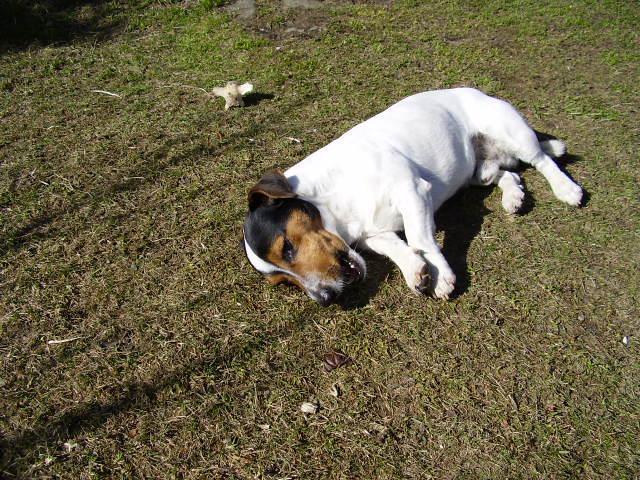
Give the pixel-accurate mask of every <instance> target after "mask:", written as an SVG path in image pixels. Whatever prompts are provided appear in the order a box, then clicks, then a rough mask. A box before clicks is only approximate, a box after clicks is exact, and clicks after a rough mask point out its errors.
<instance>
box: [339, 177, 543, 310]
mask: <svg viewBox="0 0 640 480" xmlns="http://www.w3.org/2000/svg"><path fill="white" fill-rule="evenodd" d="M491 191H492V188H491V187H486V188H483V187H474V188H467V189H464V190H462V191H460V192H459V193H458V194H457V195H455V196H454V197H453V198H451V199H450V200H448V201H447V202H446V203H445V204H444V205H443V206H442V207H441V208H440V210H438V212H437V213H436V225H437V227H438V230H441V231H443V232H444V246H443V249H442V253H443V254H444V256H445V258H446V259H447V261H448V262H449V265H450V266H451V268H452V269H453V271H454V273H455V274H456V277H457V280H456V289H455V291H454V295H453V296H454V297H457V296H460V295H462V294H463V293H465V292H466V291H467V289H468V288H469V283H470V275H469V269H468V265H467V254H468V252H469V247H470V245H471V242H472V241H473V239H474V238H475V237H476V236H477V235H478V233H479V232H480V229H481V228H482V223H483V221H484V217H485V216H486V215H487V213H489V212H490V210H488V209H487V208H486V207H485V206H484V200H485V198H486V197H487V196H488V195H489V194H490V193H491ZM531 208H532V207H531ZM403 238H404V236H403ZM363 257H364V259H365V261H366V262H367V269H368V275H367V278H366V280H365V281H364V283H360V284H357V285H354V286H351V287H349V288H347V289H346V290H345V292H344V294H343V295H342V297H341V298H340V300H339V301H338V305H339V306H340V307H342V308H344V309H345V310H352V309H355V308H360V307H363V306H365V305H367V304H368V303H369V301H370V300H371V299H372V298H373V297H374V296H375V295H376V293H377V292H378V290H379V289H380V284H381V283H382V282H383V281H385V280H386V279H387V278H388V277H389V275H390V274H391V273H392V272H393V271H394V269H397V267H396V266H395V265H394V264H393V263H392V262H391V260H389V259H388V258H386V257H383V256H380V255H376V254H375V253H372V252H363Z"/></svg>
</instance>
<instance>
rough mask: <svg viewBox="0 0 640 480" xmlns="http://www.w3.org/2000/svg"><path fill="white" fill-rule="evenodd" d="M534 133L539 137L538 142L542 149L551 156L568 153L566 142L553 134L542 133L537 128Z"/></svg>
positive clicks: (556, 156) (555, 156)
mask: <svg viewBox="0 0 640 480" xmlns="http://www.w3.org/2000/svg"><path fill="white" fill-rule="evenodd" d="M534 133H535V134H536V137H537V138H538V142H540V148H542V151H543V152H544V153H546V154H547V155H549V156H550V157H554V158H558V157H561V156H562V155H564V154H565V153H567V147H566V145H565V144H564V142H562V141H560V140H558V139H557V138H556V137H554V136H553V135H549V134H548V133H542V132H539V131H537V130H534Z"/></svg>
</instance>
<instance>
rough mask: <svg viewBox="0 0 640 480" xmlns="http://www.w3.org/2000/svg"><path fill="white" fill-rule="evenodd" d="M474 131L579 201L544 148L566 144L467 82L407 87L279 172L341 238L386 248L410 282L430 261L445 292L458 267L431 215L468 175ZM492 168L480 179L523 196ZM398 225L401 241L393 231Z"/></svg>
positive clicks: (510, 199) (517, 198)
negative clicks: (542, 135) (406, 93)
mask: <svg viewBox="0 0 640 480" xmlns="http://www.w3.org/2000/svg"><path fill="white" fill-rule="evenodd" d="M476 134H482V135H484V136H486V137H487V138H489V139H491V140H492V141H494V142H495V144H496V145H498V146H499V148H500V149H501V150H502V151H504V152H507V154H506V157H507V158H508V159H509V160H511V157H513V158H517V159H520V160H521V161H524V162H526V163H529V164H531V165H533V166H535V167H536V169H538V170H539V171H540V172H541V173H542V174H543V175H544V176H545V178H546V179H547V181H548V182H549V184H550V185H551V188H552V190H553V192H554V193H555V195H556V196H557V197H558V198H559V199H560V200H562V201H564V202H567V203H569V204H571V205H577V204H579V203H580V200H581V197H582V190H581V189H580V187H579V186H577V185H576V184H575V183H573V182H572V181H571V180H570V179H569V178H568V177H567V176H566V175H565V174H564V173H562V171H561V170H560V169H559V168H558V167H557V165H556V164H555V163H554V162H553V160H552V159H551V158H550V157H549V156H547V155H546V154H545V151H543V148H544V150H546V151H548V152H549V153H551V154H559V153H560V152H562V153H564V144H562V142H559V141H546V142H543V145H542V147H541V144H540V143H539V142H538V140H537V138H536V136H535V133H534V132H533V130H531V128H529V126H528V125H527V123H526V122H525V121H524V120H523V119H522V117H521V116H520V114H519V113H518V112H517V111H516V110H515V109H514V108H513V107H512V106H511V105H509V104H508V103H507V102H504V101H502V100H498V99H495V98H492V97H489V96H487V95H485V94H483V93H482V92H480V91H478V90H474V89H470V88H460V89H452V90H440V91H433V92H425V93H420V94H417V95H414V96H411V97H408V98H406V99H404V100H402V101H400V102H398V103H396V104H395V105H393V106H391V107H390V108H389V109H387V110H385V111H384V112H382V113H380V114H378V115H376V116H375V117H373V118H371V119H369V120H367V121H365V122H363V123H361V124H359V125H357V126H356V127H354V128H353V129H351V130H350V131H348V132H347V133H345V134H344V135H343V136H341V137H340V138H338V139H337V140H335V141H333V142H331V143H330V144H329V145H327V146H325V147H324V148H321V149H320V150H318V151H317V152H315V153H313V154H311V155H310V156H308V157H307V158H305V159H304V160H302V161H301V162H300V163H298V164H296V165H294V166H293V167H291V168H290V169H289V170H287V171H286V172H285V176H286V177H287V178H288V179H289V182H290V183H291V185H292V187H293V189H294V191H295V192H296V193H297V194H298V195H299V196H300V197H302V198H303V199H305V200H308V201H310V202H312V203H313V204H314V205H316V207H318V209H319V210H320V212H321V215H322V219H323V222H324V224H325V228H327V229H328V230H331V231H333V232H335V233H337V234H338V235H340V236H341V237H342V238H343V239H344V240H345V242H347V243H348V244H352V245H354V244H355V245H356V246H358V245H361V246H364V247H368V248H370V249H371V250H374V251H376V252H378V253H380V254H382V255H386V256H388V257H389V258H391V259H392V260H393V261H394V262H395V263H396V264H397V265H398V266H399V268H400V269H401V270H402V273H403V275H404V277H405V280H406V282H407V284H408V285H409V287H410V288H412V289H419V288H420V285H421V283H422V279H423V277H424V271H425V265H426V266H428V268H429V270H430V272H431V275H432V278H433V292H434V294H435V295H436V296H437V297H439V298H447V297H448V296H449V295H450V294H451V292H452V291H453V288H454V283H455V275H454V273H453V271H452V270H451V268H450V267H449V264H448V263H447V261H446V260H445V258H444V257H443V256H442V253H441V252H440V247H439V245H438V244H437V242H436V240H435V238H434V233H435V223H434V220H433V215H434V212H435V211H436V210H437V209H438V208H439V207H440V206H441V205H442V203H443V202H444V201H445V200H447V199H448V198H450V197H451V196H452V195H453V194H454V193H456V192H457V191H458V190H459V189H460V188H462V187H464V186H466V185H467V184H469V183H470V182H471V181H472V180H473V179H474V173H475V168H476V159H475V155H474V149H473V145H472V142H471V138H472V136H473V135H476ZM506 163H509V162H506ZM511 163H513V162H511ZM508 166H510V165H507V166H506V167H507V168H508ZM503 168H505V166H504V165H503ZM495 170H496V171H495V173H494V174H493V175H492V178H488V179H487V178H485V179H484V181H487V180H488V181H489V183H494V184H497V185H498V186H499V187H500V188H501V189H502V191H503V206H504V208H505V209H506V210H507V211H508V212H511V213H513V212H515V211H517V209H518V208H520V206H521V204H522V198H523V196H524V193H523V191H522V187H521V185H520V181H519V177H518V176H517V175H515V174H511V173H508V172H507V173H505V172H504V170H500V169H495ZM400 230H404V231H405V235H406V237H407V242H406V243H405V242H404V241H402V240H400V238H399V237H398V236H397V235H396V234H395V233H394V232H397V231H400Z"/></svg>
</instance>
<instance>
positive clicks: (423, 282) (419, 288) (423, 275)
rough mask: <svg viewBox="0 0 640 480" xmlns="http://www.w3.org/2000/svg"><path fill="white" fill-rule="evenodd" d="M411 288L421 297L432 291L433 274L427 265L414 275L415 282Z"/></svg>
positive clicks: (424, 264)
mask: <svg viewBox="0 0 640 480" xmlns="http://www.w3.org/2000/svg"><path fill="white" fill-rule="evenodd" d="M409 286H410V287H412V290H413V291H414V292H415V293H417V294H419V295H425V294H426V293H428V292H429V290H431V274H430V273H429V266H428V265H427V264H426V263H423V265H422V267H421V268H420V269H419V270H417V271H416V273H415V274H414V275H413V282H412V283H410V284H409Z"/></svg>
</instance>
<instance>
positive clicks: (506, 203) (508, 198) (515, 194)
mask: <svg viewBox="0 0 640 480" xmlns="http://www.w3.org/2000/svg"><path fill="white" fill-rule="evenodd" d="M523 200H524V192H523V191H522V190H521V189H520V188H517V187H513V188H511V189H509V190H505V191H504V192H503V194H502V208H504V209H505V210H506V211H507V213H517V212H518V210H520V207H522V202H523Z"/></svg>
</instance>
